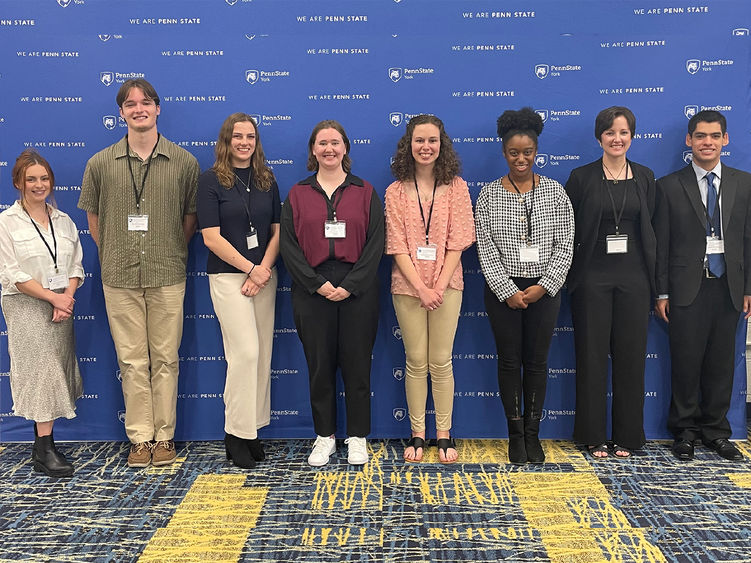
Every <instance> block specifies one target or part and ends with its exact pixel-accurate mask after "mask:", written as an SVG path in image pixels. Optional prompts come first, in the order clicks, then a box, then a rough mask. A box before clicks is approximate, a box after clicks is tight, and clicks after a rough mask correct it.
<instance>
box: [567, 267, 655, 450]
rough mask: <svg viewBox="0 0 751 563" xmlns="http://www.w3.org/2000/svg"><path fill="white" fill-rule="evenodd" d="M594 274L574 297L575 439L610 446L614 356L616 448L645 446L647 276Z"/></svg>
mask: <svg viewBox="0 0 751 563" xmlns="http://www.w3.org/2000/svg"><path fill="white" fill-rule="evenodd" d="M635 266H636V267H635V268H633V269H631V271H628V272H627V271H623V269H620V268H614V269H612V270H611V271H599V272H593V273H592V274H590V275H588V276H587V278H586V279H585V280H584V281H583V282H582V283H581V285H580V286H579V287H577V288H576V290H575V291H574V292H573V293H572V294H571V316H572V318H573V321H574V342H575V345H576V419H575V423H574V439H575V440H577V441H578V442H581V443H584V444H588V445H594V446H596V445H599V444H602V443H604V442H605V441H606V440H607V434H606V426H607V402H608V399H607V390H608V351H609V352H610V356H611V359H612V382H613V411H612V422H613V434H612V437H613V442H615V443H616V444H617V445H619V446H623V447H626V448H630V449H637V448H640V447H642V446H643V445H644V442H645V438H644V359H645V355H646V350H647V328H648V326H649V309H650V303H651V296H650V286H649V281H648V279H647V274H646V271H644V269H643V268H641V267H640V266H639V264H636V265H635Z"/></svg>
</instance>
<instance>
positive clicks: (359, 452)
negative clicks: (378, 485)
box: [344, 437, 368, 465]
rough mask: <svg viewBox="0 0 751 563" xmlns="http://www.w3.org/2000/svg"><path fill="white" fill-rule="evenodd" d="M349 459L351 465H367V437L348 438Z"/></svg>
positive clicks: (346, 441) (345, 441) (346, 442)
mask: <svg viewBox="0 0 751 563" xmlns="http://www.w3.org/2000/svg"><path fill="white" fill-rule="evenodd" d="M344 443H345V444H347V461H348V462H349V464H350V465H365V464H366V463H368V442H367V441H366V440H365V438H356V437H352V438H347V439H346V440H344Z"/></svg>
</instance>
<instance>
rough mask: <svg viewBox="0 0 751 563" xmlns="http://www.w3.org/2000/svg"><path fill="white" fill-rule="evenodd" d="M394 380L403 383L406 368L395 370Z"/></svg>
mask: <svg viewBox="0 0 751 563" xmlns="http://www.w3.org/2000/svg"><path fill="white" fill-rule="evenodd" d="M393 373H394V379H396V380H397V381H401V380H402V379H404V368H394V372H393Z"/></svg>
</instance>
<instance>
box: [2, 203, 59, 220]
mask: <svg viewBox="0 0 751 563" xmlns="http://www.w3.org/2000/svg"><path fill="white" fill-rule="evenodd" d="M9 210H10V212H11V213H12V214H13V215H17V216H19V217H24V218H26V219H29V215H28V213H26V210H25V209H24V208H23V206H22V205H21V200H20V199H17V200H16V201H15V202H14V203H13V205H11V206H10V208H9ZM47 210H48V211H49V213H50V218H51V219H56V218H57V217H58V215H60V210H59V209H57V208H56V207H52V206H51V205H50V204H47Z"/></svg>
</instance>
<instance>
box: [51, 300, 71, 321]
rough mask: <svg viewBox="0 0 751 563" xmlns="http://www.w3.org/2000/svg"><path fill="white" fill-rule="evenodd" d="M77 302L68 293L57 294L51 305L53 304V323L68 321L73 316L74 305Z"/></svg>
mask: <svg viewBox="0 0 751 563" xmlns="http://www.w3.org/2000/svg"><path fill="white" fill-rule="evenodd" d="M75 302H76V300H75V299H73V297H71V296H70V295H68V294H67V293H55V294H54V296H53V297H52V299H51V300H50V303H51V304H52V307H53V310H52V322H53V323H59V322H62V321H67V320H68V319H69V318H70V317H71V316H72V315H73V305H74V304H75Z"/></svg>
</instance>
